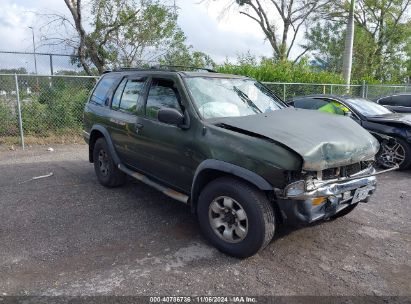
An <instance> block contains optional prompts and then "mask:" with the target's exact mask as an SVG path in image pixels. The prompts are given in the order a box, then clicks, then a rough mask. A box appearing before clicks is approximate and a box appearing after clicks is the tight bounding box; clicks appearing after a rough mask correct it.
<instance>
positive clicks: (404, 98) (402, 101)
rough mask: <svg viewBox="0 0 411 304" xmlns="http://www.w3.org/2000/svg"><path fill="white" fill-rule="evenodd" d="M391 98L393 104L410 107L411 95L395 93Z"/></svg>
mask: <svg viewBox="0 0 411 304" xmlns="http://www.w3.org/2000/svg"><path fill="white" fill-rule="evenodd" d="M391 98H392V101H393V102H392V105H394V106H400V107H411V95H397V96H393V97H391Z"/></svg>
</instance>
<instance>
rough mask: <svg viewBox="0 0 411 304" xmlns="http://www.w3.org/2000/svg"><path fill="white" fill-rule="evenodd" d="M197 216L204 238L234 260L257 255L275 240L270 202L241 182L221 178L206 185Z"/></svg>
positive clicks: (273, 215)
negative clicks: (234, 258) (233, 257)
mask: <svg viewBox="0 0 411 304" xmlns="http://www.w3.org/2000/svg"><path fill="white" fill-rule="evenodd" d="M230 199H231V203H230ZM227 206H231V207H228V208H227ZM224 209H227V210H229V211H228V212H227V210H224ZM241 210H243V211H241ZM214 211H217V212H214ZM197 214H198V219H199V222H200V228H201V230H202V233H203V235H204V236H205V238H206V239H207V240H208V241H209V242H210V243H211V244H213V245H214V246H215V247H216V248H217V249H218V250H220V251H222V252H224V253H226V254H229V255H232V256H235V257H239V258H246V257H249V256H252V255H254V254H256V253H257V252H259V251H260V250H262V249H263V248H264V247H266V246H267V245H268V243H269V242H270V241H271V240H272V238H273V236H274V232H275V213H274V209H273V206H272V205H271V203H270V201H269V200H268V198H267V197H266V195H265V194H264V193H263V192H262V191H260V190H258V189H257V188H255V187H254V186H252V185H250V184H248V183H246V182H243V181H242V180H239V179H235V178H230V177H221V178H218V179H215V180H213V181H212V182H210V183H209V184H207V186H205V188H204V189H203V190H202V192H201V194H200V197H199V200H198V205H197ZM230 214H231V215H230ZM244 215H245V219H244ZM233 218H234V220H233ZM233 221H234V223H233ZM220 224H221V225H220ZM213 225H214V228H213ZM244 231H245V232H244ZM224 232H226V233H227V234H226V235H224ZM237 232H240V233H237Z"/></svg>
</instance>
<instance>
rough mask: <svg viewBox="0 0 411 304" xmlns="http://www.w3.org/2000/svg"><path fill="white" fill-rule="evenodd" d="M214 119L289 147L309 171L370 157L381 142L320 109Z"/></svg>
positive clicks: (347, 119) (353, 124)
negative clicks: (319, 110) (300, 158)
mask: <svg viewBox="0 0 411 304" xmlns="http://www.w3.org/2000/svg"><path fill="white" fill-rule="evenodd" d="M215 122H216V123H217V125H220V126H221V127H227V128H229V129H234V130H235V129H237V131H238V132H241V130H243V131H245V132H244V133H246V134H249V135H251V136H253V134H254V135H255V136H258V137H264V138H267V139H269V140H272V141H275V142H277V143H280V144H282V145H285V146H287V147H288V148H290V149H292V150H294V151H295V152H296V153H298V154H299V155H300V156H301V157H302V159H303V161H304V163H303V169H304V170H307V171H320V170H324V169H327V168H334V167H339V166H344V165H349V164H353V163H357V162H360V161H364V160H370V159H372V158H373V157H374V156H375V154H376V153H377V151H378V149H379V143H378V141H377V140H376V139H375V138H374V137H373V136H372V135H371V134H370V133H368V132H367V131H366V130H365V129H363V128H362V127H361V126H360V125H358V124H357V123H356V122H355V121H354V120H352V119H351V118H348V117H344V116H339V115H334V114H329V113H322V112H318V111H310V110H303V109H294V108H286V109H283V110H278V111H273V112H270V113H262V114H257V115H250V116H243V117H225V118H217V119H215Z"/></svg>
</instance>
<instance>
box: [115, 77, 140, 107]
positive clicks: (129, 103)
mask: <svg viewBox="0 0 411 304" xmlns="http://www.w3.org/2000/svg"><path fill="white" fill-rule="evenodd" d="M144 83H145V81H144V80H142V79H132V80H128V81H127V83H126V85H125V87H124V90H123V94H122V95H121V101H120V109H122V110H124V111H126V112H132V113H136V112H137V110H138V109H137V105H138V104H137V102H138V99H139V97H140V95H141V94H142V92H143V88H144ZM116 93H117V92H116Z"/></svg>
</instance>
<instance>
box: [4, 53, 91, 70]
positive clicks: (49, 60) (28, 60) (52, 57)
mask: <svg viewBox="0 0 411 304" xmlns="http://www.w3.org/2000/svg"><path fill="white" fill-rule="evenodd" d="M0 73H4V74H9V73H12V74H14V73H18V74H38V75H55V74H62V73H64V74H69V73H71V74H79V73H84V70H83V68H82V67H81V66H80V65H79V60H78V57H77V56H75V55H68V54H51V53H31V52H13V51H0Z"/></svg>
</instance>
